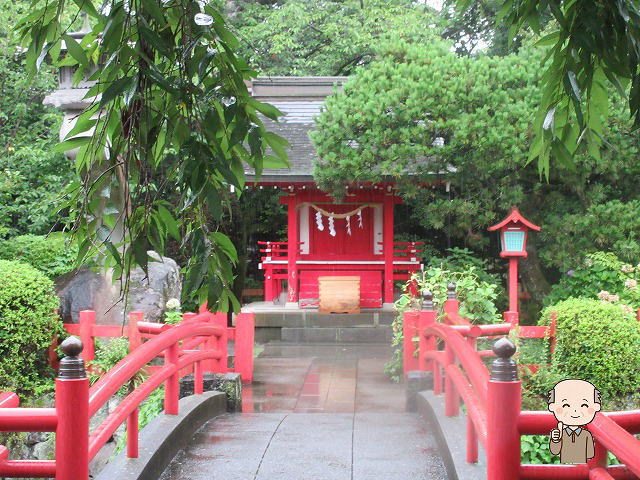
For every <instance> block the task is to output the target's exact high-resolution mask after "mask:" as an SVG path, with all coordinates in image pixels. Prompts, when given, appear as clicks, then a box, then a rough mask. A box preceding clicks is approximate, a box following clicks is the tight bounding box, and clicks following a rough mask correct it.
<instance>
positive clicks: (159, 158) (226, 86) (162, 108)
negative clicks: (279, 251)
mask: <svg viewBox="0 0 640 480" xmlns="http://www.w3.org/2000/svg"><path fill="white" fill-rule="evenodd" d="M76 7H77V8H76ZM74 9H75V10H74ZM63 12H66V14H71V15H74V14H80V13H83V14H86V15H88V17H89V18H90V23H91V31H90V32H88V33H87V34H86V35H85V36H84V37H83V38H82V40H80V41H78V40H77V39H75V38H73V37H72V36H70V35H68V34H67V30H66V29H65V18H64V16H63ZM18 28H19V30H20V33H21V35H22V36H23V38H24V39H25V44H26V45H27V47H28V49H27V53H26V59H27V71H28V72H29V73H32V74H33V73H34V72H35V71H36V69H37V68H38V67H39V66H40V63H41V62H42V61H43V60H45V61H46V60H48V59H51V61H52V62H53V63H54V64H55V65H57V66H63V65H68V66H74V67H76V73H75V75H74V81H75V82H76V83H77V82H79V81H80V80H82V79H83V78H88V80H90V81H95V82H96V83H95V85H94V86H93V87H92V88H91V89H90V91H89V93H88V95H87V97H88V98H93V99H94V100H93V103H92V104H91V106H90V107H88V108H87V109H86V110H85V111H84V112H83V113H82V114H81V115H79V117H78V118H77V123H76V125H75V127H74V128H73V129H72V130H71V132H69V134H68V135H67V137H68V139H67V140H66V141H65V142H63V143H62V144H60V145H59V146H58V147H57V148H58V150H70V149H72V148H78V149H79V150H78V153H77V156H76V165H75V167H76V171H77V172H78V174H79V177H80V180H79V181H77V182H74V183H73V184H72V185H71V186H70V188H69V189H68V193H69V195H70V197H69V200H68V202H67V203H66V204H64V205H65V206H66V207H67V208H69V211H70V216H71V217H72V225H71V230H72V232H73V234H74V237H75V239H76V240H77V243H78V245H79V261H82V260H83V259H85V258H92V257H95V256H96V255H100V256H101V257H102V258H103V259H104V261H103V262H102V263H103V265H104V266H105V267H113V268H114V278H116V279H118V278H121V279H124V281H125V285H126V280H127V279H128V275H127V274H128V272H129V271H130V269H131V268H132V266H133V265H139V266H141V267H142V268H143V269H145V270H146V269H147V265H148V261H149V259H148V256H147V251H149V250H155V251H156V252H158V253H160V254H163V253H164V252H165V247H166V243H167V241H168V240H169V239H170V238H172V239H174V240H175V241H177V242H181V248H182V249H183V250H184V251H186V252H188V256H189V259H190V260H189V262H188V263H187V265H186V267H185V283H184V287H185V288H184V290H183V291H184V292H185V294H187V295H190V296H192V297H197V298H198V299H199V300H205V299H207V300H208V302H209V306H210V307H211V308H214V309H220V310H227V309H229V308H230V306H231V305H230V304H233V307H234V308H235V309H238V308H239V305H238V302H237V300H236V298H235V297H234V296H233V294H232V293H231V283H232V281H233V271H232V265H233V264H234V263H235V262H236V261H237V252H236V249H235V248H234V246H233V244H232V243H231V241H230V240H229V238H228V237H227V236H226V235H224V234H223V233H222V232H220V231H218V229H217V225H218V224H219V220H220V217H221V215H222V212H223V208H224V206H225V205H226V204H227V202H226V201H225V195H224V192H227V191H229V189H230V188H231V187H235V192H237V193H236V195H239V194H240V193H241V192H242V191H243V189H244V167H245V165H248V166H250V167H253V168H255V169H256V171H257V172H258V173H261V172H262V169H263V167H265V166H284V165H286V153H285V151H284V148H283V147H284V146H285V145H286V143H287V142H286V141H285V140H283V139H282V138H280V137H278V136H277V135H275V134H273V133H270V132H266V131H265V129H264V126H263V124H262V120H261V117H260V116H259V113H262V114H264V115H266V116H267V117H270V118H272V119H276V118H277V117H278V115H279V112H278V111H277V109H275V108H273V107H271V106H269V105H266V104H262V103H260V102H258V101H257V100H255V99H254V98H252V97H251V95H250V94H249V92H248V90H247V87H246V84H245V83H244V81H245V80H246V79H249V78H251V76H253V75H255V73H254V72H253V71H252V70H251V69H250V68H249V67H248V66H247V64H246V63H245V62H244V61H243V60H242V59H241V58H239V57H237V56H236V55H235V53H234V51H235V50H236V49H237V48H238V42H237V40H236V38H235V37H234V35H232V34H231V33H230V32H229V30H228V29H227V26H226V22H225V20H224V19H223V17H222V16H221V14H220V13H219V12H218V10H217V9H216V8H215V6H213V5H212V4H207V5H204V2H200V3H199V2H197V1H195V0H170V1H169V2H162V3H160V2H159V1H156V0H133V1H125V0H109V1H107V2H98V1H96V0H85V1H83V2H77V3H76V5H75V6H72V5H69V4H68V2H65V1H64V0H54V1H45V0H38V1H35V2H32V8H31V9H30V11H29V14H28V15H27V16H26V17H24V18H23V19H22V20H21V21H20V22H19V23H18ZM98 38H100V39H99V41H98ZM63 42H64V44H65V47H66V50H62V44H63ZM98 58H104V59H109V60H108V61H106V62H105V64H104V65H102V66H101V67H100V68H98V69H96V70H95V72H92V69H93V64H94V62H95V61H96V60H97V59H98ZM98 94H100V97H99V98H97V97H93V96H94V95H98ZM98 112H100V114H99V115H98ZM269 148H270V149H271V152H272V153H269V154H268V153H267V149H269ZM105 152H106V153H105ZM174 192H179V201H178V203H177V204H175V205H172V204H171V203H169V202H168V201H167V200H166V199H167V198H171V196H172V194H173V193H174ZM208 220H212V221H213V222H214V225H215V227H214V228H213V229H210V228H208V227H207V225H208ZM125 288H126V287H125Z"/></svg>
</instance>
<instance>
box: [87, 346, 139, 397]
mask: <svg viewBox="0 0 640 480" xmlns="http://www.w3.org/2000/svg"><path fill="white" fill-rule="evenodd" d="M128 354H129V339H128V338H127V337H117V338H110V339H107V340H100V339H97V340H96V343H95V358H94V360H93V361H91V362H89V363H88V364H87V367H88V371H89V382H90V383H91V384H94V383H95V382H97V381H98V380H99V379H100V377H102V376H103V375H104V374H105V373H107V372H108V371H109V370H111V369H112V368H113V367H115V366H116V364H117V363H118V362H119V361H120V360H122V359H123V358H124V357H126V356H127V355H128ZM148 376H149V373H148V372H147V370H146V369H144V368H143V369H141V370H140V371H138V372H137V373H136V374H135V375H134V376H133V377H132V378H131V380H129V381H128V382H127V383H126V384H125V385H123V386H122V387H121V388H120V390H118V395H120V396H125V395H127V394H128V393H131V392H132V391H133V390H134V389H135V388H137V387H138V386H139V385H141V384H142V382H144V380H145V379H146V378H147V377H148Z"/></svg>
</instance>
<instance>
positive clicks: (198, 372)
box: [193, 362, 204, 395]
mask: <svg viewBox="0 0 640 480" xmlns="http://www.w3.org/2000/svg"><path fill="white" fill-rule="evenodd" d="M202 392H204V379H203V377H202V362H196V363H195V365H194V366H193V393H194V394H196V395H197V394H199V393H202Z"/></svg>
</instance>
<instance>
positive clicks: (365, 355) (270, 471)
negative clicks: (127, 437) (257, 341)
mask: <svg viewBox="0 0 640 480" xmlns="http://www.w3.org/2000/svg"><path fill="white" fill-rule="evenodd" d="M389 357H390V351H389V348H388V347H385V346H375V345H354V346H343V345H323V346H285V345H282V346H278V345H268V346H267V347H266V349H265V351H264V352H263V353H262V355H261V356H260V358H258V359H257V360H256V365H255V371H254V383H253V385H252V386H250V387H246V386H244V387H243V390H244V391H243V412H242V413H236V414H226V415H222V416H219V417H216V418H215V419H213V420H211V421H210V422H208V423H207V424H205V425H204V426H203V428H202V429H200V431H198V432H197V433H196V434H195V436H194V438H193V441H192V442H191V444H190V445H189V446H188V447H187V448H186V449H185V450H183V451H182V452H180V453H179V454H178V455H177V456H176V457H175V458H174V459H173V461H172V463H171V464H170V465H169V467H168V468H167V470H166V471H165V472H164V473H163V475H162V476H161V480H187V479H189V480H200V479H208V480H209V479H224V480H280V479H282V480H287V479H292V480H324V479H330V480H373V479H380V480H427V479H428V480H440V479H442V480H445V479H446V478H447V476H446V473H445V469H444V465H443V463H442V460H441V458H440V456H439V454H438V451H437V448H436V443H435V439H434V438H433V436H432V435H431V433H430V432H428V431H426V429H425V427H424V425H423V423H422V422H420V421H419V420H418V418H417V416H416V415H415V414H412V413H406V412H405V411H404V386H403V385H397V384H394V383H392V382H390V381H389V380H388V379H387V378H386V377H385V376H384V374H383V367H384V363H385V361H386V360H387V359H388V358H389Z"/></svg>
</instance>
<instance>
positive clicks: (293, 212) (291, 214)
mask: <svg viewBox="0 0 640 480" xmlns="http://www.w3.org/2000/svg"><path fill="white" fill-rule="evenodd" d="M288 200H289V208H288V212H287V217H288V223H287V241H288V242H289V245H288V247H287V283H288V285H289V292H288V294H287V302H289V303H297V302H298V267H297V263H296V262H297V260H298V209H297V208H296V207H297V205H298V203H297V198H296V197H295V196H291V197H289V198H288Z"/></svg>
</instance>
